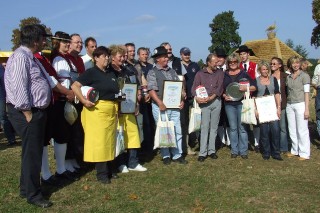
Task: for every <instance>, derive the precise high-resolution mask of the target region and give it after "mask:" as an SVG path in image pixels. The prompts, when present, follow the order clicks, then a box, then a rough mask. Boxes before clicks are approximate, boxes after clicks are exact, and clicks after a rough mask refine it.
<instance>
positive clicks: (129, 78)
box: [109, 45, 147, 173]
mask: <svg viewBox="0 0 320 213" xmlns="http://www.w3.org/2000/svg"><path fill="white" fill-rule="evenodd" d="M109 49H110V53H111V63H110V66H109V71H110V72H114V73H115V75H116V76H117V78H123V79H124V81H125V83H129V84H136V83H138V82H139V81H138V79H137V76H136V75H135V74H134V73H132V72H130V70H128V69H126V68H125V67H124V66H123V65H124V62H125V55H126V53H127V50H126V47H125V46H123V45H111V46H110V47H109ZM137 88H139V85H137ZM140 99H141V90H140V89H138V92H137V105H136V111H135V113H134V114H121V109H120V110H119V111H120V113H119V125H121V126H123V131H124V142H125V148H126V149H127V155H126V153H123V154H121V155H120V156H119V157H118V158H117V164H118V165H119V171H120V172H121V173H127V172H129V171H130V170H131V171H140V172H143V171H147V169H146V168H145V167H143V166H142V165H141V164H139V159H138V149H139V148H140V136H139V130H138V125H137V120H136V116H137V115H138V114H139V106H138V101H140ZM119 104H120V103H119Z"/></svg>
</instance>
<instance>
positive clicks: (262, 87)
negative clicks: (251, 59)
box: [256, 61, 283, 161]
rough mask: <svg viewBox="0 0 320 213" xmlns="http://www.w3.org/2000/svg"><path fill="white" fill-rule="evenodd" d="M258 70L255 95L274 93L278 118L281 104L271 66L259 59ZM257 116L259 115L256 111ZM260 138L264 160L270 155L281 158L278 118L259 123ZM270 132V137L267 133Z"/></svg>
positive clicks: (276, 158)
mask: <svg viewBox="0 0 320 213" xmlns="http://www.w3.org/2000/svg"><path fill="white" fill-rule="evenodd" d="M258 72H259V73H260V76H259V77H257V78H256V80H257V91H256V97H257V98H258V97H262V96H268V95H274V96H275V102H276V106H277V115H278V117H279V118H280V114H281V104H280V91H279V85H278V81H277V79H276V78H275V77H273V76H271V68H270V65H269V63H268V62H266V61H261V62H260V63H259V64H258ZM257 117H258V118H259V115H258V113H257ZM259 127H260V139H261V145H262V148H263V154H262V157H263V159H264V160H269V158H270V155H271V156H272V158H273V159H275V160H280V161H281V160H283V159H282V158H281V156H280V131H279V129H280V128H279V120H275V121H270V122H266V123H260V124H259ZM270 134H271V138H270V137H269V135H270Z"/></svg>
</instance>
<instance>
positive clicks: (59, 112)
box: [0, 25, 310, 208]
mask: <svg viewBox="0 0 320 213" xmlns="http://www.w3.org/2000/svg"><path fill="white" fill-rule="evenodd" d="M48 37H49V38H51V41H52V50H51V58H46V57H45V56H44V55H43V54H42V52H41V50H42V49H43V48H44V46H45V44H46V40H47V38H48ZM84 45H85V48H86V55H84V56H82V57H81V55H80V52H81V51H82V48H83V41H82V38H81V36H80V35H79V34H72V35H69V34H68V33H65V32H62V31H57V32H56V33H55V34H54V35H53V36H52V35H48V34H47V33H46V31H45V28H44V27H43V26H42V25H27V26H25V27H23V28H22V29H21V46H20V47H19V48H18V49H16V50H15V51H14V53H13V54H12V55H11V56H10V58H9V60H8V62H7V66H6V69H5V72H4V86H5V90H6V104H7V110H8V112H7V113H8V117H9V120H10V122H11V124H12V126H13V127H14V129H15V131H16V132H17V134H18V135H19V136H20V137H21V139H22V155H21V163H22V165H21V177H20V196H21V197H24V198H27V201H28V202H29V203H31V204H34V205H36V206H39V207H42V208H47V207H50V206H51V205H52V203H51V202H50V201H48V200H46V199H45V198H44V197H43V195H42V194H41V184H52V185H60V184H63V181H77V180H79V177H80V174H81V171H82V169H83V168H82V166H83V165H84V164H83V162H91V163H94V164H95V169H96V178H97V180H98V181H99V182H101V183H103V184H108V183H110V182H111V181H110V179H112V178H118V175H117V173H118V172H121V173H127V172H130V171H140V172H144V171H147V168H145V167H144V166H143V165H141V164H140V160H139V157H144V158H145V159H148V157H150V156H153V155H154V150H153V142H154V137H155V130H156V124H157V123H158V120H159V119H161V120H164V119H167V118H168V119H169V120H170V121H173V123H174V130H175V131H174V134H175V139H176V141H175V144H176V147H170V148H166V147H162V148H160V153H161V157H162V161H163V164H164V165H169V164H171V162H175V163H178V164H182V165H184V164H187V163H188V161H187V160H186V159H185V155H186V154H195V152H194V151H195V150H194V149H193V148H194V145H195V143H196V141H199V145H200V151H199V154H198V161H199V162H204V161H205V160H206V158H207V157H209V158H211V159H217V158H218V155H217V150H216V138H217V136H218V137H219V138H220V140H221V141H222V142H223V143H225V144H226V145H231V158H237V157H238V156H240V157H241V158H243V159H247V158H248V132H249V131H250V130H249V125H247V124H244V123H242V122H241V113H242V98H240V99H237V100H234V99H233V98H232V97H230V94H228V93H226V89H227V87H228V86H229V85H230V84H232V83H234V82H237V83H240V86H239V91H240V92H245V91H247V90H249V91H250V93H251V95H252V96H253V97H260V96H268V95H274V97H275V102H276V107H277V115H278V117H279V120H275V121H270V122H267V123H261V124H258V125H254V126H253V128H252V129H253V135H254V138H255V147H256V149H257V150H261V153H262V157H263V159H265V160H268V159H269V158H270V157H272V158H273V159H276V160H283V159H282V157H281V155H280V153H281V152H287V151H288V139H289V138H290V141H291V151H290V152H289V153H287V155H288V157H293V156H298V157H299V159H300V160H306V159H309V158H310V139H309V130H308V118H309V96H308V95H309V92H310V77H309V76H308V74H306V73H305V72H303V71H301V61H300V58H298V57H296V56H293V57H291V58H290V59H289V60H288V70H289V71H290V73H286V72H285V71H284V63H283V61H282V60H281V59H280V58H277V57H274V58H272V59H271V60H270V61H269V62H267V61H261V62H260V63H259V64H256V63H254V62H251V61H249V55H250V52H252V50H251V49H249V48H248V47H247V46H245V45H242V46H240V47H239V49H238V50H237V52H236V53H232V54H230V55H229V56H228V55H226V53H225V51H224V50H223V49H221V48H217V49H216V50H215V52H214V53H210V54H209V55H208V57H207V59H206V65H205V66H204V67H203V68H200V67H199V65H198V64H197V63H195V62H193V61H191V50H190V49H189V48H187V47H183V48H181V50H180V57H176V56H174V55H173V53H172V47H171V45H170V43H168V42H164V43H162V44H161V45H160V46H159V47H156V48H155V49H154V51H153V53H152V55H151V58H150V57H149V56H150V51H149V49H148V48H145V47H140V48H138V50H137V54H138V60H136V59H135V52H136V49H135V45H134V43H127V44H125V45H111V46H109V47H105V46H97V41H96V40H95V39H94V38H93V37H88V38H87V39H86V40H85V42H84ZM120 79H124V83H126V84H134V85H136V88H137V97H136V100H137V101H136V103H135V104H136V106H135V110H134V112H132V113H122V111H121V110H122V109H121V102H122V101H123V100H122V99H121V97H119V95H118V94H119V90H121V89H122V88H121V84H119V81H120ZM165 81H182V82H183V84H182V85H183V86H182V92H181V103H180V105H179V108H174V109H172V108H167V106H166V105H165V104H164V100H163V96H164V94H163V92H164V82H165ZM85 86H86V87H91V88H93V89H95V90H96V91H98V93H99V97H98V99H97V100H96V101H95V100H92V99H89V98H88V97H87V95H86V94H84V92H83V90H82V88H83V87H85ZM199 86H202V87H205V89H206V92H207V96H206V97H200V96H197V93H196V90H197V88H198V87H199ZM0 95H1V94H0ZM77 100H78V101H77ZM194 101H195V102H197V104H199V106H200V108H201V112H202V116H201V132H200V134H199V133H198V132H194V133H190V134H188V124H189V117H190V110H189V109H190V108H191V107H193V103H194ZM0 103H1V102H0ZM67 103H68V104H70V103H71V104H72V106H73V107H74V109H75V112H76V114H78V116H77V117H76V119H75V120H74V121H73V122H72V123H70V122H68V121H67V120H66V118H65V106H66V104H67ZM2 105H4V102H3V103H2ZM2 105H0V106H1V108H0V110H2V108H5V107H4V106H2ZM2 111H4V110H2ZM139 113H140V114H142V115H143V122H142V123H143V129H142V130H141V129H140V130H139V127H138V122H137V118H136V116H138V115H139ZM257 117H259V115H257ZM120 128H122V130H123V137H124V145H125V149H126V152H124V153H122V154H120V155H118V156H116V154H115V151H116V138H117V134H118V133H119V132H120V131H119V129H120ZM287 129H288V130H289V134H287V133H288V132H287ZM298 129H299V131H297V130H298ZM141 132H143V140H142V135H141ZM52 139H53V141H54V155H55V162H56V173H55V174H54V175H53V174H51V170H50V166H49V160H48V148H47V146H48V144H49V141H52ZM12 142H13V141H12ZM40 180H41V181H40Z"/></svg>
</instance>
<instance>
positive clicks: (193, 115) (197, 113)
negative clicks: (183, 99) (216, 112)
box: [188, 98, 201, 134]
mask: <svg viewBox="0 0 320 213" xmlns="http://www.w3.org/2000/svg"><path fill="white" fill-rule="evenodd" d="M200 129H201V108H200V107H199V104H198V103H197V101H196V98H194V99H193V107H192V108H191V112H190V120H189V129H188V130H189V131H188V132H189V134H190V133H191V132H196V131H200Z"/></svg>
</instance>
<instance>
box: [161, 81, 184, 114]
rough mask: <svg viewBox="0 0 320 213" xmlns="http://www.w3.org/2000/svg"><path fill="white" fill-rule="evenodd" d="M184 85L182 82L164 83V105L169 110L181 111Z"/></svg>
mask: <svg viewBox="0 0 320 213" xmlns="http://www.w3.org/2000/svg"><path fill="white" fill-rule="evenodd" d="M182 84H183V82H182V81H164V83H163V103H164V105H166V107H167V108H168V109H179V105H180V103H181V92H182Z"/></svg>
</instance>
